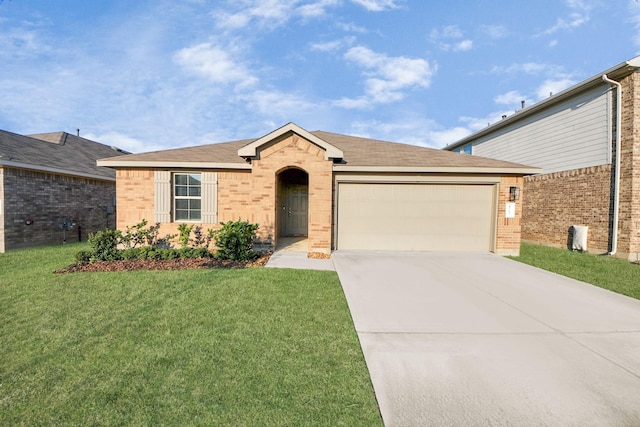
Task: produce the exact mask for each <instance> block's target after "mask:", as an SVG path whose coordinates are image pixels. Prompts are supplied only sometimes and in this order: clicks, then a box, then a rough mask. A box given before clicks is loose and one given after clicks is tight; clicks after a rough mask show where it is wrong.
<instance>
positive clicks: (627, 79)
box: [445, 57, 640, 261]
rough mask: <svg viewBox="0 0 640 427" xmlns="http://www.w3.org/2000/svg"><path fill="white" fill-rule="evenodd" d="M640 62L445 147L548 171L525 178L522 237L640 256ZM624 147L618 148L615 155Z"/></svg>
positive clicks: (619, 67)
mask: <svg viewBox="0 0 640 427" xmlns="http://www.w3.org/2000/svg"><path fill="white" fill-rule="evenodd" d="M638 70H640V57H636V58H633V59H631V60H629V61H625V62H623V63H621V64H618V65H616V66H615V67H612V68H610V69H609V70H607V71H604V72H602V73H599V74H596V75H595V76H593V77H591V78H589V79H587V80H585V81H583V82H581V83H578V84H576V85H575V86H572V87H570V88H568V89H566V90H564V91H562V92H560V93H558V94H555V95H552V96H550V97H549V98H547V99H545V100H543V101H540V102H538V103H536V104H534V105H532V106H529V107H527V108H524V109H522V110H520V111H518V112H517V113H515V114H513V115H511V116H509V117H506V118H504V119H503V120H501V121H499V122H497V123H495V124H493V125H491V126H489V127H487V128H486V129H483V130H481V131H479V132H477V133H475V134H473V135H470V136H469V137H467V138H464V139H462V140H460V141H458V142H456V143H454V144H451V145H449V146H448V147H446V148H445V150H448V151H459V152H466V153H468V154H472V155H478V156H484V157H491V158H495V159H501V160H507V161H512V162H522V163H525V164H529V165H533V166H536V167H539V168H541V169H543V173H542V174H538V175H534V176H528V177H525V180H524V188H525V193H526V195H527V197H526V199H525V202H524V206H523V229H522V237H523V239H524V240H528V241H533V242H538V243H543V244H547V245H551V246H564V247H566V246H567V244H568V243H569V244H570V243H571V229H572V227H573V226H574V225H578V226H587V227H588V239H587V242H588V244H587V246H588V249H589V250H590V251H593V252H598V253H610V254H615V255H616V256H619V257H623V258H628V259H629V260H634V261H635V260H638V259H639V258H640V111H639V110H640V74H638ZM617 147H619V151H618V150H617Z"/></svg>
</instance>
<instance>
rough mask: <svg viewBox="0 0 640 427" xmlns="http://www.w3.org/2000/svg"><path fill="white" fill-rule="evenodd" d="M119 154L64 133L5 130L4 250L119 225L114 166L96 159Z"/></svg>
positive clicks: (0, 192) (1, 154)
mask: <svg viewBox="0 0 640 427" xmlns="http://www.w3.org/2000/svg"><path fill="white" fill-rule="evenodd" d="M117 153H120V154H122V153H124V152H123V151H121V150H117V149H113V148H111V147H109V146H106V145H103V144H99V143H97V142H93V141H90V140H87V139H84V138H80V137H78V136H75V135H70V134H68V133H65V132H56V133H46V134H38V135H31V136H23V135H18V134H15V133H11V132H6V131H1V130H0V252H5V251H6V250H9V249H16V248H24V247H28V246H36V245H43V244H52V243H62V242H63V240H64V239H65V238H66V239H67V240H68V241H78V238H79V237H80V238H82V239H83V240H84V239H86V237H87V234H88V233H93V232H96V231H98V230H101V229H104V228H107V227H109V228H113V227H115V206H114V202H115V194H116V193H115V171H114V170H113V169H109V168H105V167H100V166H96V160H97V159H99V158H102V157H106V156H113V155H114V154H117ZM65 228H66V229H65ZM67 229H68V230H67ZM79 233H80V236H79Z"/></svg>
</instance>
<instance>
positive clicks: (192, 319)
mask: <svg viewBox="0 0 640 427" xmlns="http://www.w3.org/2000/svg"><path fill="white" fill-rule="evenodd" d="M85 248H86V247H85V246H84V245H82V244H80V245H78V244H75V245H68V246H57V247H47V248H38V249H29V250H21V251H12V252H9V253H6V254H0V325H2V326H1V327H0V355H1V356H0V357H1V363H0V425H3V426H9V425H10V426H20V425H25V426H26V425H83V426H85V425H127V426H129V425H154V426H155V425H158V426H161V425H203V426H214V425H238V426H260V425H264V426H279V425H280V426H284V425H286V426H303V425H326V426H339V425H344V426H356V425H363V426H374V425H382V422H381V418H380V415H379V411H378V407H377V404H376V401H375V397H374V394H373V388H372V386H371V382H370V379H369V375H368V372H367V369H366V366H365V362H364V358H363V355H362V352H361V349H360V346H359V343H358V339H357V335H356V333H355V331H354V328H353V323H352V321H351V317H350V314H349V310H348V308H347V304H346V300H345V298H344V295H343V293H342V289H341V287H340V283H339V281H338V277H337V275H336V274H335V273H334V272H321V271H296V270H279V269H265V268H249V269H246V270H184V271H137V272H124V273H73V274H64V275H54V274H52V271H54V270H56V269H59V268H62V267H65V266H66V265H68V264H70V263H71V262H72V261H73V255H74V254H75V253H76V252H77V251H78V250H80V249H85Z"/></svg>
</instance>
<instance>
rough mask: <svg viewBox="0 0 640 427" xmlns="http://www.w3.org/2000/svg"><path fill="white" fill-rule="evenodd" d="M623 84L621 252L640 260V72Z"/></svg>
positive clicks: (619, 246)
mask: <svg viewBox="0 0 640 427" xmlns="http://www.w3.org/2000/svg"><path fill="white" fill-rule="evenodd" d="M620 83H621V84H622V132H621V142H620V144H621V149H620V153H621V157H620V162H621V173H620V213H619V222H618V228H619V230H618V251H619V252H620V253H621V254H622V255H627V257H628V258H629V259H630V260H634V261H637V260H638V259H640V117H638V114H640V74H638V73H633V74H631V75H629V76H628V77H626V78H624V79H623V80H622V81H621V82H620Z"/></svg>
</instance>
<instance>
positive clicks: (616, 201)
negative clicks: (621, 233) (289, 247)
mask: <svg viewBox="0 0 640 427" xmlns="http://www.w3.org/2000/svg"><path fill="white" fill-rule="evenodd" d="M602 80H604V81H605V82H607V83H609V84H612V85H615V86H616V88H617V93H616V163H615V166H614V173H615V177H616V179H615V182H614V190H613V230H612V234H613V236H611V251H609V252H608V254H609V255H615V254H616V252H618V212H619V210H620V157H621V156H620V134H621V133H622V85H621V84H620V83H619V82H617V81H615V80H611V79H610V78H609V77H607V75H606V74H603V75H602Z"/></svg>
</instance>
